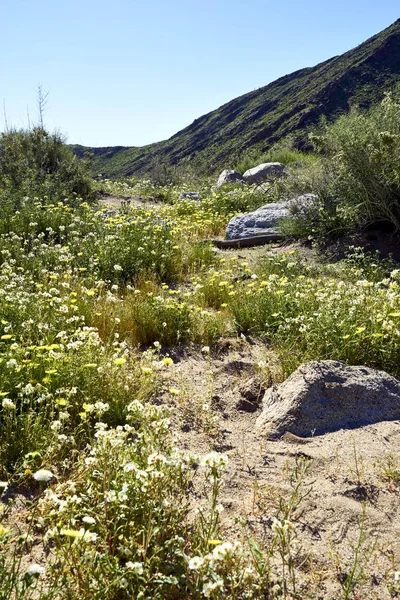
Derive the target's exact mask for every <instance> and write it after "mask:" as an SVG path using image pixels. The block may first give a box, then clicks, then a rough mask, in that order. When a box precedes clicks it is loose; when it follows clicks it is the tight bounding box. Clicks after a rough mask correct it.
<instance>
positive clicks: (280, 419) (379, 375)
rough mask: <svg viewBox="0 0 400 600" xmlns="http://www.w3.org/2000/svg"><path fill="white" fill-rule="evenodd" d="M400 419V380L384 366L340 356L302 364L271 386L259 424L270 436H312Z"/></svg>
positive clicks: (265, 397)
mask: <svg viewBox="0 0 400 600" xmlns="http://www.w3.org/2000/svg"><path fill="white" fill-rule="evenodd" d="M399 419H400V381H398V380H397V379H395V378H394V377H392V376H391V375H388V374H387V373H385V372H384V371H377V370H376V369H371V368H369V367H363V366H355V367H352V366H348V365H346V363H344V362H341V361H333V360H322V361H312V362H309V363H306V364H303V365H301V366H300V367H299V368H298V369H297V370H296V371H295V372H294V373H292V375H291V376H290V377H289V378H288V379H286V381H284V382H283V383H282V384H281V385H279V386H273V387H271V388H269V389H268V390H267V391H266V392H265V395H264V398H263V409H262V412H261V414H260V416H259V417H258V419H257V424H256V427H257V428H258V430H259V431H261V432H263V433H265V434H266V435H267V436H268V437H269V438H271V439H273V438H278V437H281V436H282V435H283V434H285V433H288V432H289V433H290V434H293V435H295V436H299V437H311V436H314V435H321V434H324V433H328V432H331V431H338V430H340V429H354V428H356V427H361V426H364V425H370V424H372V423H378V422H380V421H394V420H399Z"/></svg>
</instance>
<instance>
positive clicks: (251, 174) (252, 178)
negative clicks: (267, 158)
mask: <svg viewBox="0 0 400 600" xmlns="http://www.w3.org/2000/svg"><path fill="white" fill-rule="evenodd" d="M284 171H285V166H284V165H282V163H278V162H271V163H262V164H261V165H257V166H256V167H253V168H252V169H248V170H247V171H246V172H245V173H243V179H244V181H245V182H246V183H255V184H260V183H263V182H264V181H267V179H270V178H271V176H277V175H278V176H280V175H282V174H283V173H284Z"/></svg>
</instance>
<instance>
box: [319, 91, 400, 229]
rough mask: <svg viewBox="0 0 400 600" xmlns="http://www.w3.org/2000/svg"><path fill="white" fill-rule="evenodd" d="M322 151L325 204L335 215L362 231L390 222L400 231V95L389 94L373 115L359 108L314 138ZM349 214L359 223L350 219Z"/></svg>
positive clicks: (371, 111)
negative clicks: (364, 226) (343, 217)
mask: <svg viewBox="0 0 400 600" xmlns="http://www.w3.org/2000/svg"><path fill="white" fill-rule="evenodd" d="M311 139H312V141H313V142H314V144H315V146H316V148H317V149H318V150H319V151H320V152H322V154H323V156H324V157H325V158H324V161H323V162H324V171H325V174H328V175H329V176H328V177H325V178H323V182H324V186H323V189H321V190H314V191H316V192H317V193H318V192H320V194H319V195H320V196H321V198H322V200H323V199H324V198H326V201H327V203H329V204H330V206H329V207H328V208H329V212H330V213H331V214H333V213H339V214H340V213H342V214H344V215H346V220H347V223H348V225H349V224H350V225H351V226H352V227H354V225H356V226H358V227H360V226H363V225H366V224H368V223H370V222H373V221H377V220H382V219H384V220H387V221H389V222H390V223H392V224H393V226H394V228H395V229H396V230H399V229H400V93H399V92H397V93H388V94H386V95H385V98H384V100H383V101H382V102H381V103H380V104H379V105H377V106H375V107H373V108H372V109H370V111H368V112H361V111H360V110H358V109H354V110H352V111H350V113H348V114H345V115H342V116H341V117H340V118H339V119H338V120H337V121H335V122H334V123H332V124H329V125H325V126H324V129H323V131H322V133H320V134H319V135H312V136H311ZM349 214H351V215H352V216H353V219H350V220H348V219H349Z"/></svg>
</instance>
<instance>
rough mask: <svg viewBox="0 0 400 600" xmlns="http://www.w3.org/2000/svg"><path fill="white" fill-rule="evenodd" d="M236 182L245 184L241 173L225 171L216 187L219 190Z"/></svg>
mask: <svg viewBox="0 0 400 600" xmlns="http://www.w3.org/2000/svg"><path fill="white" fill-rule="evenodd" d="M235 181H239V182H243V181H244V179H243V175H242V174H241V173H239V171H234V170H229V169H225V171H222V173H221V175H220V176H219V177H218V181H217V183H216V186H215V187H216V189H218V188H220V187H222V186H223V185H226V184H227V183H234V182H235Z"/></svg>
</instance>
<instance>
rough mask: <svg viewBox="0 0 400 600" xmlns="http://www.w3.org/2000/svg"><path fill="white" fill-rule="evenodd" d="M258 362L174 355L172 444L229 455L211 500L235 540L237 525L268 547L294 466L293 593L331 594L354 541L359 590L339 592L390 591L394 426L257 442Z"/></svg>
mask: <svg viewBox="0 0 400 600" xmlns="http://www.w3.org/2000/svg"><path fill="white" fill-rule="evenodd" d="M235 346H236V347H235ZM265 358H266V354H265V349H264V348H263V347H262V346H260V345H258V344H254V343H253V344H250V343H248V342H246V341H244V340H242V341H240V342H236V343H235V342H233V347H230V346H229V344H228V348H227V349H225V350H224V351H222V352H221V353H220V355H219V356H217V357H214V358H210V357H204V356H202V355H201V354H187V355H185V356H183V357H181V358H180V360H179V362H177V363H176V365H175V367H174V368H173V369H172V371H171V372H170V374H169V379H168V380H167V381H166V382H165V384H166V386H169V385H171V386H172V385H173V386H176V387H177V388H178V389H180V390H182V393H181V396H180V397H178V399H177V408H179V410H178V411H177V413H179V414H180V415H181V417H180V418H179V419H178V418H177V422H176V423H175V424H176V426H178V427H179V428H180V439H181V443H182V446H183V447H184V448H185V449H186V450H190V451H192V452H196V453H201V454H203V453H207V452H209V451H211V450H217V451H220V452H225V453H226V454H227V455H228V457H229V466H228V469H227V472H226V474H225V486H224V488H223V491H222V497H221V500H222V503H223V505H224V509H225V510H224V512H223V513H222V515H223V526H224V530H225V533H226V534H227V535H228V536H231V537H235V536H237V537H239V538H240V537H241V536H242V535H243V526H242V525H239V524H238V521H240V522H242V523H245V524H246V528H247V530H248V531H250V532H251V534H252V535H253V536H254V537H255V538H256V539H258V540H259V541H261V542H263V543H266V544H268V541H269V540H270V539H271V524H272V519H273V517H275V516H277V515H278V512H279V506H280V502H283V503H284V504H285V503H286V504H287V503H289V502H290V500H291V498H293V485H295V483H296V481H298V479H296V472H297V473H299V472H301V471H302V470H303V471H305V473H303V483H302V485H301V486H300V490H301V491H300V493H299V496H300V497H302V496H304V498H303V499H302V500H301V502H300V504H299V506H298V508H297V509H295V510H294V511H293V513H292V517H291V519H292V520H293V522H294V523H295V524H296V536H297V540H298V543H297V546H296V549H295V556H296V564H297V565H298V574H297V576H298V581H299V585H300V588H299V589H300V590H302V591H301V594H302V595H301V597H304V598H315V599H316V598H321V599H331V600H334V599H338V598H341V597H342V592H341V586H340V583H339V579H340V578H342V579H343V578H345V576H346V574H348V573H349V572H350V570H351V568H352V566H353V564H354V550H355V548H356V547H357V544H358V543H359V541H360V539H361V540H362V541H361V551H360V557H361V558H360V563H359V566H363V567H364V575H365V578H364V582H363V585H362V586H361V587H360V588H359V591H358V592H357V594H360V595H354V596H349V597H354V598H363V599H364V598H368V599H370V598H371V599H372V598H374V599H375V598H376V599H377V600H378V599H379V600H384V599H386V598H391V597H395V596H393V593H394V592H393V589H392V590H391V586H393V585H394V573H395V571H397V570H400V514H399V500H400V486H399V483H398V480H399V478H400V466H399V465H400V422H399V421H394V422H383V423H378V424H374V425H369V426H366V427H362V428H359V429H355V430H351V431H346V430H340V431H336V432H332V433H328V434H326V435H323V436H319V437H314V438H307V439H306V438H296V437H295V436H290V435H287V436H284V439H281V440H279V441H267V440H266V439H265V438H264V437H263V436H262V435H260V434H259V433H258V432H256V430H255V421H256V419H257V416H258V415H259V413H260V411H261V404H260V401H261V399H262V395H263V389H264V388H265V386H268V384H269V383H270V382H268V381H267V380H268V376H267V377H266V378H265V369H264V371H263V372H264V374H262V373H258V372H257V369H256V368H255V365H257V363H258V362H259V361H260V360H263V359H264V360H265ZM275 376H276V374H275ZM257 390H258V393H259V398H258V400H257ZM243 394H245V395H247V396H250V397H253V401H252V402H248V401H246V398H244V396H243ZM204 405H206V406H205V407H204ZM208 406H209V407H210V408H211V410H208ZM210 416H211V417H210ZM213 421H214V422H213ZM396 461H399V464H398V465H397V462H396ZM396 469H397V470H396ZM293 478H294V479H293ZM291 479H292V485H291V483H290V481H291ZM198 501H201V490H200V489H199V490H198ZM363 514H365V520H364V524H362V523H363ZM360 536H361V537H360ZM390 590H391V591H390ZM399 590H400V588H399Z"/></svg>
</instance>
